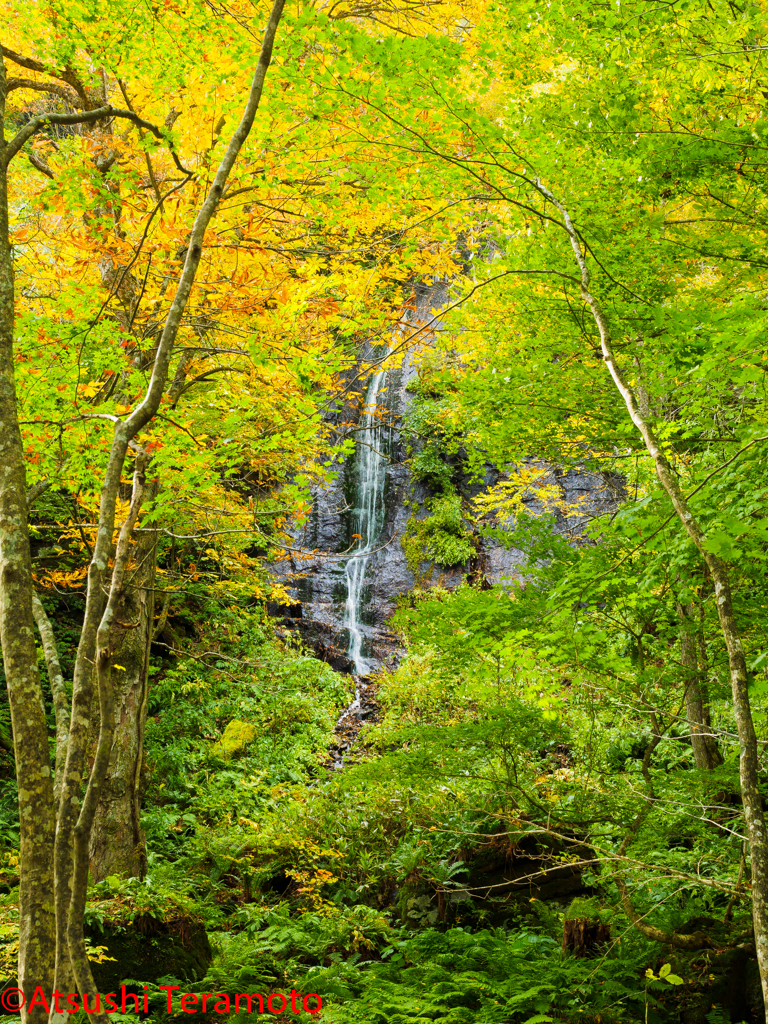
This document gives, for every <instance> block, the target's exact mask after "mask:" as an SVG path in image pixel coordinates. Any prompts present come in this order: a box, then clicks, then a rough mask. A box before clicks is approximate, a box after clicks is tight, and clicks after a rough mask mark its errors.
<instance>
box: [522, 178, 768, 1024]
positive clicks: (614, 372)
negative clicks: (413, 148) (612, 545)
mask: <svg viewBox="0 0 768 1024" xmlns="http://www.w3.org/2000/svg"><path fill="white" fill-rule="evenodd" d="M536 188H537V189H538V191H539V192H540V193H541V195H543V196H545V197H546V198H547V199H549V201H550V202H551V203H553V204H554V206H555V207H557V209H558V210H559V211H560V213H561V214H562V216H563V226H564V228H565V230H566V231H567V232H568V237H569V239H570V243H571V248H572V249H573V252H574V255H575V257H576V262H577V263H578V265H579V270H580V274H581V296H582V299H583V300H584V302H585V303H586V304H587V305H588V306H589V309H590V312H591V314H592V318H593V320H594V322H595V326H596V327H597V330H598V333H599V335H600V349H601V352H602V356H603V361H604V362H605V366H606V369H607V370H608V372H609V373H610V375H611V378H612V380H613V382H614V384H615V386H616V390H617V391H618V392H619V394H620V395H621V397H622V400H623V402H624V405H625V406H626V409H627V412H628V413H629V416H630V419H631V420H632V422H633V423H634V425H635V427H636V428H637V430H638V432H639V433H640V436H641V437H642V439H643V443H644V444H645V447H646V450H647V451H648V453H649V455H650V456H651V458H652V459H653V464H654V468H655V471H656V477H657V479H658V481H659V483H660V484H661V486H662V488H663V489H664V491H665V492H666V494H667V496H668V497H669V499H670V501H671V502H672V507H673V508H674V510H675V513H676V515H677V518H678V519H679V521H680V523H681V524H682V526H683V528H684V529H685V531H686V533H687V534H688V536H689V537H690V539H691V540H692V541H693V543H694V544H695V546H696V548H697V549H698V551H699V554H700V555H701V557H702V559H703V560H704V562H705V563H706V566H707V569H708V571H709V575H710V577H711V579H712V582H713V584H714V588H715V602H716V606H717V614H718V618H719V620H720V630H721V633H722V636H723V639H724V641H725V647H726V650H727V651H728V665H729V669H730V677H731V693H732V696H733V710H734V716H735V718H736V728H737V731H738V736H739V753H740V757H739V776H740V781H741V798H742V802H743V806H744V819H745V823H746V828H747V840H748V843H749V852H750V857H751V861H752V923H753V926H754V932H755V946H756V949H757V963H758V967H759V969H760V981H761V984H762V990H763V1004H764V1007H765V1013H766V1022H767V1024H768V835H766V828H765V815H764V813H763V798H762V794H761V793H760V777H759V756H758V754H759V751H758V744H757V735H756V733H755V726H754V722H753V720H752V709H751V707H750V703H749V693H748V690H747V662H746V658H745V657H744V648H743V647H742V643H741V637H740V635H739V628H738V623H737V621H736V614H735V612H734V609H733V595H732V592H731V581H730V576H729V572H728V565H727V563H726V562H725V561H724V560H723V559H722V558H721V557H720V556H719V555H717V554H715V553H714V552H713V551H711V550H710V549H709V546H708V544H707V535H706V533H705V532H704V529H703V528H702V526H701V524H700V523H699V521H698V519H697V518H696V516H695V515H694V513H693V511H692V509H691V507H690V505H689V504H688V501H687V499H686V497H685V495H684V494H683V492H682V489H681V488H680V485H679V483H678V482H677V477H676V476H675V474H674V472H673V470H672V467H671V466H670V464H669V461H668V460H667V457H666V455H665V454H664V450H663V448H662V446H661V444H660V442H659V439H658V438H657V436H656V432H655V431H654V429H653V425H652V424H651V422H650V421H649V419H648V417H647V416H644V415H643V413H642V412H641V410H640V406H639V403H638V400H637V396H636V395H635V393H634V391H633V389H632V388H631V387H630V385H629V384H628V382H627V381H626V379H625V377H624V374H623V373H622V371H621V368H620V366H619V364H618V361H617V359H616V355H615V353H614V350H613V339H612V337H611V332H610V328H609V324H608V319H607V317H606V315H605V312H604V311H603V308H602V306H601V305H600V302H599V300H598V299H597V298H596V297H595V296H594V295H593V294H592V293H591V291H590V275H589V268H588V266H587V261H586V257H585V255H584V254H583V253H582V251H581V240H580V238H579V235H578V232H577V231H576V229H575V228H574V226H573V223H572V221H571V218H570V215H569V214H568V211H567V210H566V209H565V207H564V206H563V205H562V204H561V203H560V202H559V201H558V200H557V199H556V198H555V196H554V195H553V194H552V193H551V192H550V191H549V189H547V188H545V187H544V186H543V185H542V184H541V183H540V182H538V181H537V182H536Z"/></svg>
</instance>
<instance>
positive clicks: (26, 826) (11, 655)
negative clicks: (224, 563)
mask: <svg viewBox="0 0 768 1024" xmlns="http://www.w3.org/2000/svg"><path fill="white" fill-rule="evenodd" d="M5 97H6V77H5V65H4V63H3V61H2V58H1V57H0V147H1V148H0V641H1V642H2V650H3V665H4V667H5V675H6V680H7V684H8V700H9V703H10V708H11V723H12V727H13V738H14V752H15V757H16V776H17V779H18V783H19V823H20V845H21V863H22V870H21V885H20V891H19V915H20V916H19V987H20V988H21V989H22V991H23V992H24V996H25V1000H26V1002H27V1003H28V1002H29V1001H30V999H31V997H32V993H33V992H34V989H35V987H36V986H38V985H42V986H43V988H44V989H45V990H48V991H50V990H51V988H52V987H53V963H54V950H55V941H56V940H55V926H54V917H53V900H52V891H53V876H52V869H51V855H52V852H53V838H54V815H53V773H52V771H51V759H50V754H49V750H48V725H47V722H46V718H45V708H44V706H43V695H42V689H41V686H40V676H39V673H38V668H37V650H36V648H35V636H34V619H33V615H32V593H33V588H32V559H31V555H30V550H29V532H28V524H27V484H26V474H25V469H24V451H23V447H22V441H21V432H20V430H19V423H18V417H17V404H16V384H15V376H14V370H15V367H14V358H13V328H14V315H15V307H14V274H13V255H12V252H11V245H10V240H9V236H8V178H7V166H6V163H7V160H6V138H5ZM46 1018H47V1013H46V1012H45V1010H44V1008H43V1007H40V1008H39V1009H38V1008H35V1009H34V1010H33V1011H32V1012H31V1013H27V1011H26V1010H24V1011H22V1020H24V1021H30V1022H34V1024H37V1022H38V1021H39V1022H42V1021H44V1020H46Z"/></svg>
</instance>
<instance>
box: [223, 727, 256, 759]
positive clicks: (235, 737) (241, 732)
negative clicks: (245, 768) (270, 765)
mask: <svg viewBox="0 0 768 1024" xmlns="http://www.w3.org/2000/svg"><path fill="white" fill-rule="evenodd" d="M255 737H256V726H255V725H252V724H251V723H250V722H243V721H241V720H240V719H239V718H233V719H232V721H231V722H230V723H229V724H228V725H227V727H226V728H225V730H224V733H223V735H222V737H221V739H220V740H219V741H218V742H217V743H215V744H214V748H213V749H214V751H215V752H216V753H217V754H219V755H220V756H221V757H225V758H230V757H234V756H235V755H236V754H242V752H243V751H244V750H245V749H246V747H247V746H248V744H249V743H250V742H251V740H253V739H255Z"/></svg>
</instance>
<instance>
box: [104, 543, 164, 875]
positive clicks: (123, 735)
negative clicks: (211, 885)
mask: <svg viewBox="0 0 768 1024" xmlns="http://www.w3.org/2000/svg"><path fill="white" fill-rule="evenodd" d="M156 554H157V533H156V532H154V531H153V532H151V533H141V534H139V540H138V542H137V543H136V544H135V545H134V551H133V563H134V572H133V575H132V577H131V579H130V580H128V582H127V584H126V586H125V587H124V588H123V591H122V594H121V596H120V599H119V603H118V606H117V613H116V616H115V624H114V626H113V628H112V635H111V639H110V644H109V649H110V661H111V664H112V681H113V686H114V690H115V714H116V730H115V741H114V744H113V745H112V756H111V758H110V762H109V769H108V773H107V779H106V782H105V785H104V788H103V789H102V792H101V796H100V798H99V802H98V804H97V807H96V816H95V818H94V822H93V830H92V832H91V849H90V858H91V875H92V877H93V880H94V882H100V881H101V880H102V879H104V878H106V877H107V876H108V875H125V876H127V877H129V878H135V877H138V878H143V876H144V874H145V873H146V850H145V843H144V836H143V833H142V831H141V827H140V824H139V811H140V798H139V782H140V776H141V764H142V759H143V755H144V728H145V725H146V719H147V671H148V668H149V645H150V642H151V640H152V632H153V620H154V613H155V612H154V609H155V601H154V589H153V588H154V583H155V569H156Z"/></svg>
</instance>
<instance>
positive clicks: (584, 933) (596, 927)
mask: <svg viewBox="0 0 768 1024" xmlns="http://www.w3.org/2000/svg"><path fill="white" fill-rule="evenodd" d="M610 937H611V928H610V925H607V924H603V922H602V921H593V920H591V919H590V918H588V917H570V918H566V919H565V921H563V952H564V953H567V952H568V951H569V950H572V951H573V955H574V956H578V957H584V956H589V955H590V954H591V953H593V952H595V951H596V950H597V947H598V946H601V945H602V944H603V943H604V942H607V941H608V940H609V939H610Z"/></svg>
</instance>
